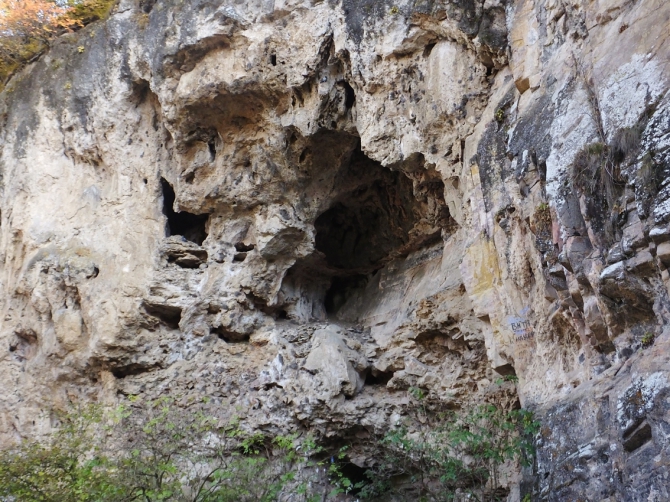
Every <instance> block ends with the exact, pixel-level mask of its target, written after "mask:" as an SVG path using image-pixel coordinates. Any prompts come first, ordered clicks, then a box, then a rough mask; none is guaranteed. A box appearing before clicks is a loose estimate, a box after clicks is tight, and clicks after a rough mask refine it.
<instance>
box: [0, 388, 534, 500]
mask: <svg viewBox="0 0 670 502" xmlns="http://www.w3.org/2000/svg"><path fill="white" fill-rule="evenodd" d="M410 393H411V395H412V398H413V400H414V408H413V410H414V412H415V413H416V416H415V417H414V418H415V420H409V421H408V422H407V423H402V424H398V426H397V427H395V428H394V429H393V430H392V431H390V432H389V433H388V434H386V435H385V436H383V437H375V436H373V437H372V439H370V440H368V444H362V445H355V446H359V447H360V446H363V447H364V449H366V450H367V451H368V452H372V454H373V455H372V456H373V457H374V458H375V459H376V461H375V464H374V465H373V466H370V468H369V469H367V471H366V479H363V480H353V479H350V477H349V476H348V475H347V472H348V470H347V468H348V466H349V460H348V455H349V451H350V448H352V446H342V447H334V448H333V449H331V450H326V449H325V448H324V447H321V446H319V445H318V444H317V442H316V441H315V440H314V439H313V438H311V437H309V436H307V437H300V436H299V435H298V434H291V435H287V436H276V437H274V438H269V437H267V436H265V435H263V434H261V433H259V432H251V431H247V430H245V429H244V427H243V425H244V424H243V422H242V421H241V420H240V419H239V418H233V419H232V420H230V421H228V422H226V423H223V424H221V423H220V422H219V420H218V419H215V418H213V417H212V416H210V415H209V414H208V413H207V406H206V405H205V404H202V403H200V404H197V405H191V406H188V407H180V406H178V405H177V404H176V403H175V402H174V401H173V400H171V399H168V398H163V399H159V400H157V401H152V402H148V403H140V402H139V401H138V400H131V402H130V403H127V404H126V405H123V406H119V407H118V408H116V409H114V410H103V408H101V407H99V406H89V407H87V408H84V409H78V410H73V411H71V412H70V413H68V414H65V415H63V416H62V417H61V425H60V427H59V428H58V430H57V431H56V432H55V433H54V434H53V435H52V436H51V437H50V438H49V439H48V440H47V441H44V442H38V441H25V442H23V443H22V444H20V445H18V446H16V447H15V448H12V449H9V450H6V451H3V452H0V500H16V501H21V502H66V501H67V502H122V501H143V502H159V501H160V502H162V501H175V502H182V501H183V502H187V501H188V502H274V501H278V500H291V501H292V502H316V501H322V500H325V499H326V498H328V497H336V496H338V495H340V494H349V495H355V496H356V497H357V498H359V499H362V500H388V497H389V496H391V495H395V496H397V497H400V498H401V499H404V500H410V499H412V500H414V499H415V500H435V501H437V500H453V498H454V496H456V495H458V494H461V495H466V496H467V495H470V496H471V497H475V498H474V499H473V500H480V501H482V502H483V501H494V500H499V495H500V493H499V492H498V491H497V490H496V489H497V488H498V486H499V485H500V480H501V476H502V475H501V472H502V467H503V466H504V465H506V464H509V463H515V462H520V463H521V464H523V465H526V464H528V463H529V462H530V461H531V459H532V456H533V443H532V440H531V437H530V436H531V435H532V434H534V433H535V432H536V431H537V423H536V422H535V421H534V419H533V416H532V414H531V413H530V412H527V411H523V410H512V411H503V410H501V409H499V408H497V407H495V406H493V405H483V406H479V407H476V408H473V409H471V410H469V411H467V412H462V413H456V412H453V411H450V412H445V413H437V412H435V410H434V409H431V407H430V406H428V405H426V397H425V395H424V393H423V391H421V390H420V389H411V392H410ZM415 495H417V496H416V497H415Z"/></svg>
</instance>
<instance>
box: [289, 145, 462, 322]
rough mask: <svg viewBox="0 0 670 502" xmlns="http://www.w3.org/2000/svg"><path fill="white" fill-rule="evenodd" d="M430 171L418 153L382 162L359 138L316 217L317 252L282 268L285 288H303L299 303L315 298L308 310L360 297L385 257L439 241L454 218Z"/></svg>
mask: <svg viewBox="0 0 670 502" xmlns="http://www.w3.org/2000/svg"><path fill="white" fill-rule="evenodd" d="M316 147H318V145H315V146H314V147H313V148H312V150H313V151H315V149H316ZM428 171H429V170H428V169H426V167H425V166H424V163H423V158H422V157H421V158H418V157H417V158H415V159H413V161H412V164H411V165H410V164H405V165H403V166H400V168H399V169H397V170H392V169H389V168H387V167H384V166H382V165H381V163H379V162H376V161H374V160H372V159H370V158H369V157H367V156H366V155H365V154H364V153H363V152H362V150H361V148H360V142H359V144H358V147H356V148H354V149H353V151H352V153H351V155H350V156H348V157H347V158H345V159H344V161H343V163H342V165H341V166H340V167H339V170H338V172H337V174H336V176H335V177H334V182H333V190H332V192H331V194H332V197H331V198H330V200H329V202H328V204H327V205H326V207H325V209H324V210H323V211H322V212H321V214H320V215H319V216H318V217H317V218H316V220H315V222H314V227H315V230H316V236H315V247H316V252H315V253H314V254H312V255H311V256H309V257H307V258H306V259H303V260H301V261H299V262H297V263H296V265H294V267H293V268H292V269H291V270H290V271H289V273H288V274H287V281H286V282H287V284H290V285H291V286H290V289H293V291H294V292H295V290H296V289H297V290H302V294H299V295H298V296H299V297H302V298H303V299H301V300H300V301H301V302H303V303H304V296H305V295H308V296H311V298H312V300H313V303H319V305H315V306H312V309H311V315H310V317H315V318H317V319H318V318H323V317H328V316H337V315H338V314H339V313H340V312H341V310H342V308H343V307H344V306H345V305H347V304H349V305H352V304H353V302H358V303H359V304H361V305H362V304H364V303H365V298H364V297H365V290H366V288H367V287H368V284H370V281H371V280H372V279H373V277H374V276H375V274H376V273H377V272H378V271H379V270H380V269H382V268H383V267H384V266H385V265H386V264H388V263H389V262H390V261H392V260H394V259H397V258H402V257H404V256H407V254H409V253H411V252H413V251H416V250H418V249H421V248H423V247H426V246H429V245H432V244H435V243H437V242H439V241H441V240H442V237H443V234H444V232H445V230H446V229H448V228H449V226H450V225H451V223H452V222H453V220H452V219H451V217H450V215H449V210H448V208H447V206H446V204H445V201H444V184H443V183H442V180H441V179H440V178H439V176H438V175H437V173H435V175H434V176H426V173H427V172H428ZM296 285H297V286H296ZM289 316H290V311H289ZM297 317H300V318H303V319H304V318H305V316H304V315H302V316H297Z"/></svg>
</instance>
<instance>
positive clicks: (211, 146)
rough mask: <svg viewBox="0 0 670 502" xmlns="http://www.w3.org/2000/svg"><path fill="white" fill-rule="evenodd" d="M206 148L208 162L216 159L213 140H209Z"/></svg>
mask: <svg viewBox="0 0 670 502" xmlns="http://www.w3.org/2000/svg"><path fill="white" fill-rule="evenodd" d="M207 147H208V148H209V158H210V160H214V159H216V142H215V141H214V140H210V141H209V142H208V143H207Z"/></svg>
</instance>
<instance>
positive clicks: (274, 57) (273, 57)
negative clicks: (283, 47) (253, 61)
mask: <svg viewBox="0 0 670 502" xmlns="http://www.w3.org/2000/svg"><path fill="white" fill-rule="evenodd" d="M270 64H271V65H272V66H277V55H276V54H272V55H271V56H270Z"/></svg>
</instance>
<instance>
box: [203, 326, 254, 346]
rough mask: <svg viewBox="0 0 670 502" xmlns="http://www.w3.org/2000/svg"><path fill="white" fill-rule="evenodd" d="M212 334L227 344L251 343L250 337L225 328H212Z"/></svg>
mask: <svg viewBox="0 0 670 502" xmlns="http://www.w3.org/2000/svg"><path fill="white" fill-rule="evenodd" d="M210 332H211V333H212V334H215V335H216V336H218V337H219V339H221V340H223V341H224V342H227V343H242V342H247V341H249V335H243V334H240V333H234V332H232V331H229V330H228V329H226V328H224V327H223V326H218V327H216V328H211V329H210Z"/></svg>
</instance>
